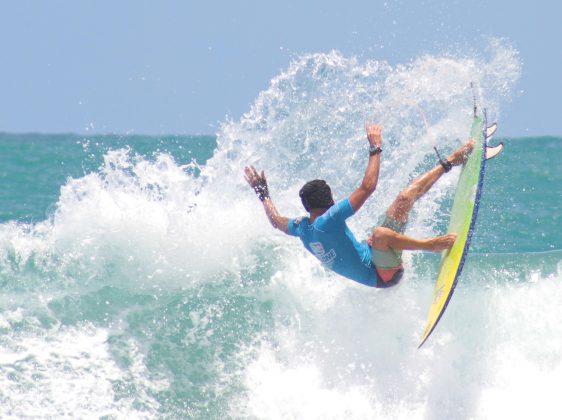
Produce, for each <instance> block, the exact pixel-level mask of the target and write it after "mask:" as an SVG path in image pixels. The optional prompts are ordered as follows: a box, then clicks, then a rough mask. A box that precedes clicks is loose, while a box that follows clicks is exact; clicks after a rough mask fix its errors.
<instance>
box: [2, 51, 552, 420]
mask: <svg viewBox="0 0 562 420" xmlns="http://www.w3.org/2000/svg"><path fill="white" fill-rule="evenodd" d="M498 60H499V63H500V64H501V65H498ZM517 65H518V64H517V60H516V57H514V56H512V55H510V51H509V50H504V49H501V48H500V50H499V51H498V52H497V55H496V56H495V58H494V59H491V60H490V61H486V60H484V59H481V58H478V57H472V58H462V59H461V58H459V59H452V58H451V57H447V58H439V57H421V58H420V59H418V60H416V61H415V62H414V63H412V64H411V65H408V66H401V67H398V68H392V67H391V66H389V65H388V64H385V63H379V62H374V61H369V62H365V63H361V62H359V61H358V60H357V59H355V58H346V57H343V56H341V55H340V54H338V53H335V52H334V53H330V54H314V55H308V56H302V57H299V58H297V59H295V61H294V62H293V63H291V65H290V67H289V68H288V69H287V70H286V71H284V72H282V73H281V74H280V75H279V76H277V77H276V78H275V79H274V80H273V81H272V84H271V86H270V87H269V88H268V89H267V90H265V91H264V92H262V93H260V95H259V96H258V98H257V99H256V102H255V103H254V105H253V106H252V107H251V109H250V110H249V111H248V113H247V114H246V115H244V116H243V117H242V118H241V119H240V121H227V122H225V123H224V124H223V125H222V126H221V128H220V130H219V132H218V133H217V136H163V137H150V136H140V135H137V136H109V135H108V136H79V135H73V134H65V135H56V134H25V135H23V134H9V133H4V134H0V163H1V168H2V170H1V182H2V185H3V189H2V192H1V195H0V204H1V205H0V220H1V223H0V290H1V294H0V417H2V418H107V419H109V418H111V419H113V418H115V419H121V418H123V419H124V418H169V419H176V418H178V419H179V418H182V419H183V418H196V419H224V418H236V419H238V418H240V419H242V418H243V419H302V418H306V419H350V418H352V419H367V418H369V419H370V418H382V419H386V418H388V419H402V418H404V419H406V418H407V419H426V418H427V419H434V418H448V419H465V418H476V419H495V418H504V417H505V418H531V417H533V418H534V417H536V418H541V419H548V418H552V419H554V418H556V416H557V415H558V413H559V412H560V409H561V408H562V406H561V403H560V399H559V397H558V393H559V391H558V390H559V389H560V386H562V364H561V358H560V354H561V353H562V324H561V323H560V307H561V305H562V285H561V283H560V280H561V270H562V238H561V235H560V233H561V232H562V220H561V218H560V208H562V175H561V173H560V171H559V170H558V164H557V163H558V162H560V161H561V159H562V139H561V138H555V137H537V138H501V139H500V137H501V119H499V126H500V129H499V131H498V139H499V140H501V141H503V142H504V144H505V152H504V153H503V154H502V155H501V156H500V157H498V158H497V159H495V160H493V161H490V162H489V165H488V170H487V174H486V182H485V186H484V192H483V196H482V202H481V206H480V213H479V219H478V223H477V227H476V233H475V236H474V238H473V245H472V252H471V254H470V255H469V258H468V260H467V263H466V266H465V269H464V271H463V276H462V278H461V280H460V282H459V285H458V287H457V290H456V292H455V295H454V297H453V300H452V301H451V304H450V306H449V308H448V310H447V313H446V314H445V316H444V318H443V320H442V321H441V323H440V324H439V326H438V327H437V329H436V330H435V332H434V334H433V335H432V337H431V338H430V340H429V341H428V342H427V344H426V345H425V346H424V348H423V349H422V350H417V343H418V339H419V337H420V335H421V332H422V329H423V326H424V323H425V317H426V311H427V308H428V305H429V300H430V298H431V292H432V289H433V282H434V279H435V276H436V271H437V265H438V256H436V255H434V254H429V253H420V252H416V253H409V254H407V256H406V257H405V265H406V268H407V271H406V275H405V278H404V281H403V283H402V284H401V285H400V286H399V287H397V288H394V289H390V290H375V289H369V288H365V287H363V286H360V285H356V284H353V283H351V282H349V281H346V280H345V279H342V278H340V277H338V276H336V275H334V274H332V273H329V272H326V271H324V269H323V268H322V267H321V266H319V265H318V263H317V262H316V261H315V260H314V259H313V258H312V257H311V256H310V255H308V254H307V253H306V252H305V251H304V250H303V249H302V247H301V245H300V244H299V242H298V241H296V240H295V239H294V238H290V237H287V236H284V235H282V234H280V233H278V232H275V231H273V229H271V227H270V225H269V224H268V222H267V220H266V218H265V216H264V214H263V210H262V208H261V205H260V204H259V202H258V201H257V199H256V198H255V196H254V194H253V193H252V192H251V190H250V189H249V188H248V187H247V185H245V182H244V180H243V177H242V168H243V167H244V165H246V164H254V165H256V166H257V167H258V168H260V169H265V171H266V174H267V175H268V179H269V184H270V188H271V191H272V197H273V199H274V200H275V202H276V203H277V206H278V208H279V210H280V212H281V213H282V214H284V215H287V216H297V215H301V214H302V210H301V207H300V203H299V200H298V189H299V188H300V186H301V185H302V184H303V183H304V181H306V180H308V179H311V178H313V177H316V176H318V174H321V176H322V177H324V178H325V179H326V180H327V181H328V182H329V183H330V184H331V185H332V186H333V189H334V191H335V194H336V196H339V197H342V196H345V195H347V194H349V192H350V191H352V189H353V188H355V187H356V186H357V184H358V182H359V180H360V179H361V176H362V174H363V171H364V168H365V164H366V141H365V135H364V128H363V124H364V122H365V121H366V120H377V121H381V122H382V123H383V124H384V127H385V129H384V130H385V131H384V144H383V149H384V154H383V163H382V167H381V177H380V180H379V186H378V188H377V191H376V192H375V194H374V195H373V197H372V198H371V199H370V200H369V201H368V202H367V203H366V205H365V206H364V208H363V209H362V210H361V211H360V212H359V213H358V214H357V215H355V216H354V217H353V218H352V219H351V220H350V227H351V228H352V230H353V231H354V232H355V233H356V234H357V235H358V236H359V237H365V236H366V234H367V233H368V231H369V229H370V228H371V226H372V225H373V223H374V221H375V220H377V219H378V217H379V215H380V214H381V213H382V212H383V211H384V209H385V208H386V207H387V206H388V205H389V204H390V202H391V201H392V199H393V198H394V197H395V196H396V194H397V193H398V192H399V191H400V189H401V188H403V187H404V186H405V185H407V183H408V182H409V181H410V180H411V179H412V178H413V177H414V176H416V175H417V174H419V173H421V172H423V171H424V170H427V169H428V168H430V167H431V166H432V165H433V164H435V156H434V153H433V149H432V147H433V146H434V145H437V146H438V147H439V148H440V149H441V150H443V151H444V152H446V151H449V150H452V149H453V148H454V147H456V146H457V145H458V144H459V141H458V140H457V139H458V138H463V137H464V136H465V135H466V133H468V130H469V128H470V124H471V110H472V106H471V101H472V95H471V93H470V91H469V90H468V89H467V86H469V82H470V81H473V80H472V78H473V77H474V74H468V73H467V74H464V73H462V72H459V71H458V69H459V68H463V69H464V68H467V67H468V68H471V66H472V68H479V69H480V70H479V73H478V74H479V76H478V77H479V80H477V82H478V84H479V86H481V88H480V89H481V92H480V94H479V95H480V100H481V101H482V102H484V103H485V104H486V106H487V107H488V111H489V114H490V115H491V116H492V117H493V116H494V115H498V114H499V111H498V109H499V106H500V104H501V102H502V100H504V95H506V93H505V91H504V90H505V88H506V86H511V85H512V84H513V83H514V82H515V79H516V76H515V74H516V73H517V72H515V71H512V70H513V69H514V68H517ZM510 69H511V70H510ZM451 73H455V74H456V77H455V78H454V79H451V78H446V77H443V74H451ZM420 80H424V83H418V82H419V81H420ZM428 82H429V83H428ZM428 86H430V88H428ZM412 104H418V105H415V106H414V105H412ZM420 109H423V111H424V112H423V116H422V114H421V113H420ZM494 141H495V140H494ZM457 177H458V171H456V170H454V171H452V172H451V173H450V174H448V175H447V176H446V177H443V178H442V179H441V180H440V181H439V182H438V183H437V184H436V185H435V187H434V188H433V189H432V190H431V191H430V192H429V193H428V194H427V196H425V197H424V198H423V199H422V200H420V202H419V203H418V204H417V205H416V207H415V209H414V212H413V214H412V218H411V221H410V223H409V226H408V231H407V233H409V234H411V235H413V236H417V237H427V236H432V235H436V234H439V233H441V232H443V231H444V229H445V228H446V225H447V217H448V209H449V208H450V202H451V197H452V195H453V191H454V186H455V182H456V179H457Z"/></svg>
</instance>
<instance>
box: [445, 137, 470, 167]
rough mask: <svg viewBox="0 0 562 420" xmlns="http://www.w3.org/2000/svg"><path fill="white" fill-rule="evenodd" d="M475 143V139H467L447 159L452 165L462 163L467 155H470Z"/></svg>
mask: <svg viewBox="0 0 562 420" xmlns="http://www.w3.org/2000/svg"><path fill="white" fill-rule="evenodd" d="M475 143H476V141H475V140H474V139H469V140H468V141H467V142H466V143H465V144H464V145H463V146H461V147H459V148H458V149H457V150H456V151H454V152H453V154H452V155H451V156H449V158H448V159H447V160H448V161H449V162H450V163H451V165H453V166H457V165H462V164H463V163H465V162H466V160H467V159H468V156H469V155H470V152H472V149H473V148H474V144H475Z"/></svg>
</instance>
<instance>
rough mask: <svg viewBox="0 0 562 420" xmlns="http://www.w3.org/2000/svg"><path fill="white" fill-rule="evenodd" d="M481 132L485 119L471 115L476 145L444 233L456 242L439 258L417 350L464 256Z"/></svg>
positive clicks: (475, 197) (480, 165)
mask: <svg viewBox="0 0 562 420" xmlns="http://www.w3.org/2000/svg"><path fill="white" fill-rule="evenodd" d="M485 129H486V122H485V118H483V117H481V116H478V115H475V116H474V121H473V123H472V128H471V132H470V137H471V138H473V139H474V140H475V141H476V144H475V145H474V149H473V150H472V153H471V154H470V156H469V158H468V160H467V161H466V163H465V164H464V165H463V167H462V171H461V174H460V177H459V181H458V184H457V189H456V191H455V197H454V199H453V207H452V209H451V220H450V222H449V228H448V229H447V232H448V233H456V234H457V239H456V241H455V243H454V245H453V247H452V248H451V249H450V250H448V251H444V252H443V254H442V256H441V264H440V267H439V275H438V277H437V282H436V283H435V289H434V290H433V297H432V300H431V305H430V307H429V313H428V315H427V323H426V326H425V329H424V331H423V334H422V336H421V339H420V342H419V346H418V348H420V347H421V346H422V345H423V344H424V343H425V342H426V340H427V339H428V337H429V336H430V334H431V333H432V332H433V330H434V329H435V327H436V325H437V323H438V322H439V320H440V319H441V317H442V316H443V313H444V312H445V309H446V308H447V305H448V304H449V301H450V300H451V297H452V296H453V292H454V290H455V286H456V284H457V282H458V279H459V276H460V274H461V271H462V268H463V265H464V261H465V259H466V255H467V253H468V248H469V246H470V240H471V238H472V233H473V232H474V225H475V222H476V215H477V213H478V205H479V203H480V194H481V192H482V185H483V182H484V170H485V167H486V159H485V157H486V134H485V131H484V130H485Z"/></svg>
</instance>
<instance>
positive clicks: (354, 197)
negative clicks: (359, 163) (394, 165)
mask: <svg viewBox="0 0 562 420" xmlns="http://www.w3.org/2000/svg"><path fill="white" fill-rule="evenodd" d="M365 128H366V130H367V140H368V141H369V146H371V147H370V150H371V151H370V152H369V163H368V164H367V169H366V170H365V175H364V176H363V181H362V182H361V185H359V187H358V188H357V189H356V190H355V191H353V192H352V193H351V195H350V196H349V203H350V204H351V207H352V208H353V211H354V212H356V211H357V210H359V209H360V208H361V206H362V205H363V204H364V203H365V201H367V199H368V198H369V197H370V196H371V194H373V192H374V191H375V188H377V182H378V180H379V169H380V163H381V157H380V156H381V155H380V152H381V151H382V150H381V149H380V147H381V144H382V136H381V132H382V125H367V126H366V127H365Z"/></svg>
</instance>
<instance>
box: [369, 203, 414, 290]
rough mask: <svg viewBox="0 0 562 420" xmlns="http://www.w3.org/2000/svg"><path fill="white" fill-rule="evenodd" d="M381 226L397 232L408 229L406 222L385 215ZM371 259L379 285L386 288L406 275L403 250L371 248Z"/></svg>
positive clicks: (401, 232) (402, 232)
mask: <svg viewBox="0 0 562 420" xmlns="http://www.w3.org/2000/svg"><path fill="white" fill-rule="evenodd" d="M379 226H380V227H384V228H387V229H390V230H393V231H394V232H396V233H400V234H402V235H403V234H404V232H405V231H406V222H399V221H398V220H396V219H394V218H392V217H390V216H388V215H386V214H385V215H384V216H383V218H382V223H380V224H379ZM371 261H372V262H373V264H374V265H375V267H376V270H377V275H378V276H377V277H378V280H377V287H379V288H386V287H391V286H394V285H395V284H397V283H398V282H399V281H400V280H401V279H402V276H403V275H404V268H403V267H402V251H396V250H395V249H392V248H390V249H389V250H388V251H379V250H377V249H375V248H371Z"/></svg>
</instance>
